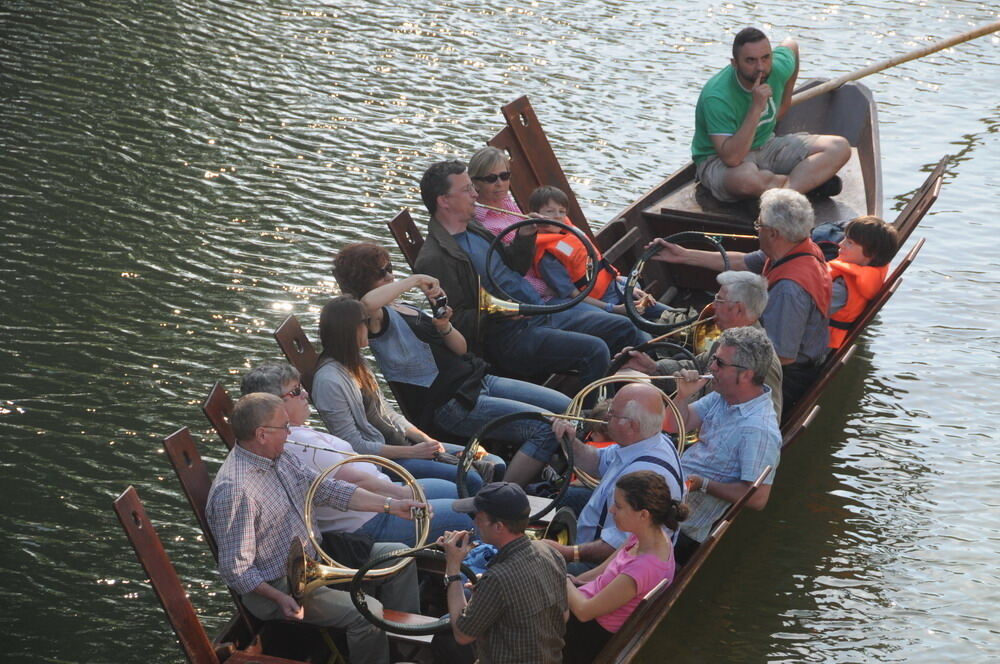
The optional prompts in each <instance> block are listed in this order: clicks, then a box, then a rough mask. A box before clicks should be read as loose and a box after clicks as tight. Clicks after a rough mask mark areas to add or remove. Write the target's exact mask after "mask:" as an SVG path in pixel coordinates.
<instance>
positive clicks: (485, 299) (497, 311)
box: [479, 287, 521, 316]
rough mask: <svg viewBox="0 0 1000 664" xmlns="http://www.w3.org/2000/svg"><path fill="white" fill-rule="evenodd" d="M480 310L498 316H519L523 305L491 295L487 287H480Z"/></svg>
mask: <svg viewBox="0 0 1000 664" xmlns="http://www.w3.org/2000/svg"><path fill="white" fill-rule="evenodd" d="M479 312H480V313H483V314H487V315H497V316H519V315H521V305H520V304H518V303H517V302H508V301H507V300H501V299H500V298H498V297H493V296H492V295H490V294H489V293H488V292H487V291H486V289H485V288H482V287H480V288H479Z"/></svg>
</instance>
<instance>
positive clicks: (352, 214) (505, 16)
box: [0, 0, 1000, 662]
mask: <svg viewBox="0 0 1000 664" xmlns="http://www.w3.org/2000/svg"><path fill="white" fill-rule="evenodd" d="M996 18H997V13H996V8H995V5H994V4H993V3H989V2H973V1H960V0H950V1H934V2H904V1H902V0H895V1H894V0H871V1H869V2H845V3H838V2H829V1H823V0H820V2H816V3H809V4H808V5H803V4H800V3H780V2H776V1H773V0H765V1H764V2H760V3H746V2H725V3H715V2H713V3H705V2H693V3H692V2H659V3H640V2H625V1H622V0H619V1H617V2H613V1H603V2H601V1H597V0H590V1H587V0H566V1H564V2H559V3H550V2H541V1H538V2H525V3H521V4H503V3H499V4H498V3H481V2H466V1H464V0H463V1H453V2H445V3H419V2H406V1H403V2H384V1H382V0H367V1H361V0H348V1H339V2H336V3H334V2H330V3H326V4H324V3H318V2H300V3H292V2H287V1H284V2H280V1H279V2H263V1H261V0H256V1H255V0H246V1H245V2H233V1H231V0H230V1H224V2H211V3H209V2H191V1H190V0H187V1H185V0H178V1H177V2H150V1H147V2H136V1H132V2H127V1H118V2H111V1H110V0H92V1H90V2H86V3H84V2H64V1H55V0H48V1H45V0H30V1H29V0H21V1H19V0H8V1H7V2H5V3H3V5H2V6H0V30H2V33H0V34H2V40H0V99H2V110H3V122H2V124H0V147H2V151H0V163H2V169H0V201H2V214H0V231H2V232H0V248H2V252H3V253H2V262H0V279H2V286H0V294H2V312H3V316H2V320H0V334H2V343H0V361H2V365H0V366H2V372H0V433H2V434H3V440H4V445H3V447H2V452H0V455H2V456H0V461H2V463H0V496H2V499H3V501H4V503H5V508H4V510H3V512H2V516H0V519H2V523H0V573H2V574H3V577H4V583H3V585H2V586H0V592H2V599H0V626H2V627H0V629H2V631H3V633H4V635H5V638H4V642H5V643H4V645H3V646H2V650H3V654H2V655H0V658H2V659H4V660H8V661H49V662H84V661H87V662H139V661H164V662H166V661H177V660H178V659H179V658H180V654H179V650H178V649H177V646H176V645H175V643H174V641H173V637H172V634H171V633H170V630H169V628H168V627H167V624H166V622H165V621H164V619H163V614H162V612H161V611H160V608H159V605H158V604H157V602H156V600H155V598H154V597H153V595H152V594H151V591H150V590H149V588H148V587H147V586H146V585H145V584H144V583H141V582H140V581H141V579H142V578H143V574H142V572H141V571H140V568H139V567H138V565H137V563H136V561H135V558H134V556H133V555H132V551H131V549H130V548H129V547H128V544H127V542H126V540H125V538H124V536H123V534H122V531H121V529H120V527H119V526H118V524H117V522H116V520H115V518H114V515H113V513H112V511H111V500H112V499H113V498H114V497H115V496H117V495H118V493H119V492H120V491H121V490H122V489H124V488H125V487H126V486H127V485H128V484H135V485H136V486H137V487H138V488H139V491H140V494H141V495H142V497H143V499H144V501H145V503H146V506H147V509H148V511H149V513H150V516H151V517H152V518H153V520H154V522H155V523H156V524H157V527H158V528H159V529H160V534H161V537H162V538H163V540H164V542H165V544H166V546H167V548H168V550H169V552H170V554H171V556H172V557H173V560H174V562H175V564H176V566H177V568H178V571H179V573H180V574H181V576H182V578H183V579H184V580H185V581H186V582H187V583H188V584H189V590H190V595H191V600H192V601H193V602H194V604H195V605H196V607H197V608H198V610H199V612H200V613H201V618H202V620H203V622H204V623H205V624H206V626H207V627H208V628H209V630H214V629H217V628H219V627H220V626H221V625H222V624H223V623H224V621H225V620H226V618H227V616H228V612H229V606H230V600H229V597H228V595H227V593H226V592H225V588H224V587H223V586H222V584H221V583H220V581H219V579H218V577H217V575H216V573H215V572H214V571H213V569H212V561H211V556H210V555H209V553H208V551H207V549H206V547H205V546H204V544H203V543H202V542H201V541H200V539H199V535H198V531H197V527H196V526H195V523H194V521H193V519H192V517H191V514H190V511H189V510H188V508H187V505H186V503H185V502H184V501H183V498H182V496H181V495H180V492H179V487H178V485H177V482H176V480H175V479H174V476H173V473H172V471H171V470H170V468H169V464H168V462H167V460H166V459H165V458H164V456H163V454H162V452H161V442H160V441H161V439H162V438H163V437H164V436H165V435H167V434H169V433H171V432H172V431H174V430H175V429H177V428H179V427H181V426H190V427H192V429H193V430H194V431H195V433H196V435H197V436H198V437H199V438H200V440H202V441H204V445H203V446H202V450H203V451H204V453H205V454H206V455H207V456H209V457H210V458H211V459H212V460H213V461H218V460H219V459H220V458H221V452H222V450H221V446H219V445H217V444H216V442H215V440H214V439H213V438H212V436H210V435H208V432H207V430H206V426H205V424H204V420H203V419H202V417H201V414H200V413H199V412H198V407H197V404H198V403H199V402H200V400H201V399H202V397H203V396H204V395H205V394H206V391H207V389H208V388H209V386H210V385H211V384H212V382H214V381H215V380H217V379H219V378H222V379H223V380H224V381H225V382H226V383H227V384H228V385H229V386H230V387H232V386H234V385H235V384H236V376H235V374H237V373H239V372H240V371H242V370H243V369H244V368H245V367H247V366H249V365H250V364H251V363H254V362H256V361H259V360H261V359H264V358H271V357H276V356H277V354H278V351H277V347H276V346H275V344H274V342H273V340H272V339H271V337H270V332H271V330H272V329H273V328H274V327H275V326H276V325H277V323H278V322H280V320H281V319H282V318H283V317H284V316H285V315H286V314H287V313H289V312H294V313H296V314H297V315H299V316H300V317H301V318H302V319H303V321H304V324H305V325H306V326H307V329H312V327H313V326H314V324H315V320H316V312H317V310H318V309H317V308H318V306H319V305H320V304H321V303H322V302H323V298H324V296H325V295H326V294H328V293H329V292H331V289H332V287H333V283H332V279H331V277H330V276H329V273H328V265H329V261H330V257H331V255H332V254H333V252H335V251H336V250H337V248H338V247H340V246H342V245H344V244H345V243H347V242H351V241H356V240H361V239H367V240H375V241H378V242H382V243H385V244H390V243H391V239H390V237H389V235H388V233H387V231H386V230H385V226H384V222H385V221H386V220H388V219H389V218H391V216H392V215H393V214H395V212H396V211H398V210H399V209H400V208H401V207H404V206H411V207H413V208H414V209H415V212H416V216H417V218H418V220H419V221H420V223H423V220H424V216H423V214H422V212H420V211H419V208H420V206H419V197H418V192H417V180H418V178H419V174H420V173H421V172H422V170H423V168H424V167H425V166H426V165H427V164H429V163H430V162H432V161H435V160H438V159H440V158H443V157H453V156H457V157H462V158H467V157H468V155H469V154H471V152H472V151H473V150H474V149H476V148H478V147H479V146H480V145H481V144H482V143H483V141H485V140H486V139H487V138H488V137H490V136H491V135H492V134H493V132H494V131H496V130H497V129H499V128H500V126H501V118H500V116H499V113H498V110H497V109H498V108H499V106H500V105H501V104H503V103H506V102H508V101H510V100H512V99H514V98H515V97H517V96H519V95H521V94H528V95H530V97H531V100H532V103H533V104H534V107H535V109H536V111H537V112H538V115H539V117H540V118H541V120H542V122H543V124H544V126H545V128H546V130H547V132H548V135H549V138H550V141H551V143H552V145H553V148H554V149H555V151H556V153H557V155H558V156H559V157H560V160H561V162H562V165H563V168H564V169H565V171H566V172H567V173H568V174H569V175H570V177H571V182H572V185H573V187H574V190H575V192H576V194H577V197H578V198H579V199H580V201H581V205H582V206H583V207H584V211H585V212H586V213H587V215H588V216H589V217H590V218H591V219H592V220H595V221H598V222H600V221H604V220H607V219H609V218H610V217H611V216H612V215H613V214H614V213H615V212H616V211H618V210H619V209H621V208H622V207H623V206H624V205H625V204H627V203H628V202H630V201H631V200H633V199H634V198H636V197H637V196H638V195H639V194H640V193H641V192H642V191H644V190H645V189H646V188H648V187H649V186H651V185H652V184H654V183H655V182H656V181H657V180H658V178H660V177H662V176H663V175H665V174H666V173H668V172H670V171H672V170H674V169H675V168H677V167H678V166H680V165H681V164H683V163H684V162H685V161H686V160H687V154H688V146H689V141H690V135H691V130H690V126H691V122H692V118H693V104H694V100H695V98H696V95H697V92H698V90H699V88H700V86H701V84H702V83H703V82H704V81H705V80H706V79H707V78H708V77H709V76H710V75H711V73H712V72H713V71H714V70H715V69H716V68H718V67H719V66H722V65H723V64H725V61H726V57H727V56H726V51H727V49H728V46H727V45H728V44H729V42H730V41H731V38H732V34H733V32H735V31H736V30H738V29H739V28H740V27H742V26H743V25H745V24H748V23H754V24H758V25H762V26H763V27H764V28H765V30H767V31H768V32H769V33H770V34H771V35H772V37H773V38H776V39H780V38H782V37H784V36H786V35H792V36H795V37H796V38H797V39H798V40H799V42H800V46H801V51H802V54H803V67H802V73H801V78H802V80H805V79H807V78H809V77H813V76H831V75H836V74H841V73H844V72H847V71H851V70H853V69H857V68H860V67H861V66H863V65H865V64H867V63H868V62H870V61H872V60H877V59H883V58H887V57H890V56H892V55H894V54H896V53H898V52H902V51H905V50H910V49H913V48H916V47H918V46H919V45H923V44H926V43H929V41H933V40H935V39H939V38H943V37H945V36H948V35H951V34H955V33H958V32H962V31H964V30H968V29H970V28H971V27H973V26H974V25H978V24H982V23H986V22H989V21H992V20H996ZM998 56H1000V40H998V39H997V37H995V36H994V37H987V38H982V39H980V40H978V41H976V42H973V43H969V44H965V45H963V46H959V47H955V48H953V49H950V50H948V51H946V52H943V53H940V54H937V55H934V56H931V57H928V58H926V59H923V60H920V61H917V62H913V63H909V64H906V65H903V66H900V67H897V68H895V69H892V70H890V71H888V72H886V73H884V74H880V75H876V76H872V77H870V78H868V79H866V84H867V85H868V86H869V87H870V88H871V89H872V91H873V92H874V94H875V97H876V99H877V100H878V109H879V113H880V118H881V137H882V159H883V168H884V191H885V195H886V201H885V210H886V215H887V216H893V215H894V214H895V212H898V211H899V210H900V209H901V207H902V205H903V203H904V201H905V199H906V198H907V197H908V196H909V195H910V194H911V193H912V191H913V190H914V189H915V188H916V187H918V186H919V184H920V183H921V182H922V180H923V179H924V177H925V176H926V173H927V172H928V171H929V169H930V168H931V167H932V165H933V164H934V163H935V162H936V161H937V160H938V159H939V158H940V157H941V156H942V155H943V154H945V153H951V154H955V155H957V158H956V159H955V160H954V161H953V162H952V163H951V165H950V166H949V168H948V172H947V176H946V178H945V185H944V189H943V191H942V195H941V198H940V200H939V201H938V203H937V204H936V206H935V208H934V209H933V210H932V212H931V213H930V214H929V215H928V216H927V217H926V218H925V220H924V222H923V223H922V225H921V227H920V228H919V229H918V231H917V233H916V234H915V237H926V238H927V239H928V242H927V245H926V246H925V247H924V249H923V251H922V252H921V254H920V256H919V258H918V260H917V262H916V263H915V264H914V266H913V267H912V268H911V269H910V270H909V272H908V273H907V277H906V279H905V283H904V284H903V286H902V288H901V290H900V291H899V293H898V294H897V296H896V297H895V298H894V299H893V300H892V301H891V303H890V304H889V305H888V306H887V307H886V309H885V310H884V311H883V313H882V314H881V315H880V316H879V318H878V319H877V321H876V322H875V324H873V325H872V326H871V327H870V328H869V331H868V333H867V335H866V337H865V343H864V344H863V345H862V346H861V348H860V349H859V352H858V353H857V354H856V356H855V358H854V360H852V362H851V364H850V365H849V366H848V367H847V368H846V369H845V371H843V372H842V375H840V376H839V377H838V378H837V380H836V381H835V383H834V384H833V386H832V388H831V389H830V391H829V393H828V394H827V395H826V397H825V398H824V400H823V402H822V406H823V410H822V413H821V415H820V417H819V419H818V420H817V423H816V424H817V425H816V426H814V427H813V428H812V429H810V431H809V432H808V433H807V434H806V435H805V436H803V437H802V439H800V440H799V441H798V443H797V444H796V445H795V446H794V447H793V448H791V449H790V450H789V451H788V452H787V453H786V455H785V458H784V459H783V460H782V466H781V469H780V470H779V474H778V485H777V488H776V490H775V492H774V495H773V496H772V498H771V502H770V504H769V505H768V508H767V510H766V511H764V512H762V513H753V514H746V515H745V518H742V519H741V520H740V521H739V522H738V523H737V524H736V526H735V527H734V529H733V530H732V532H731V533H730V535H729V537H727V538H726V541H725V542H724V543H723V545H722V546H720V547H719V549H718V550H717V551H716V554H715V555H714V556H713V558H712V559H711V560H710V562H709V564H708V565H707V566H706V567H705V568H704V570H703V572H702V573H701V574H700V575H699V577H698V578H697V579H696V580H695V582H694V583H693V584H692V585H691V587H690V588H689V589H688V592H686V594H685V595H684V596H683V597H682V600H681V602H680V603H679V604H678V606H677V607H676V610H675V611H674V612H673V613H672V614H671V617H670V619H669V620H668V621H667V622H666V623H665V624H664V625H663V627H661V629H660V630H659V631H658V632H657V634H656V635H655V636H654V638H653V640H652V641H651V643H650V646H649V647H647V649H646V651H645V652H644V654H643V657H642V659H643V661H650V662H652V661H661V660H662V659H664V658H665V657H670V658H671V659H674V660H675V661H702V662H704V661H712V662H719V661H726V662H757V661H775V662H779V661H787V662H799V661H808V662H813V661H816V662H858V661H865V660H871V661H890V662H897V661H898V662H903V661H906V662H940V661H951V660H963V661H989V660H995V659H997V658H998V657H1000V636H998V629H1000V628H998V622H997V619H996V615H997V614H998V606H997V605H998V594H997V590H996V588H997V587H998V586H1000V579H998V578H997V577H998V574H997V554H998V549H1000V517H998V514H1000V510H998V498H997V487H998V485H1000V469H998V466H997V459H998V458H1000V443H998V436H997V433H996V421H997V418H998V417H1000V407H998V406H997V400H996V398H995V392H994V390H995V389H996V386H995V382H996V379H997V377H998V374H1000V360H998V356H1000V341H998V336H1000V335H998V331H1000V326H998V312H1000V288H998V285H1000V283H998V282H1000V280H998V278H997V274H998V271H1000V249H998V248H997V242H996V236H997V231H998V230H1000V224H998V221H997V219H998V216H997V210H998V194H1000V180H998V177H997V172H998V171H1000V139H998V127H1000V66H998V61H1000V57H998ZM396 262H397V264H401V263H402V262H403V261H402V259H401V258H399V259H397V261H396Z"/></svg>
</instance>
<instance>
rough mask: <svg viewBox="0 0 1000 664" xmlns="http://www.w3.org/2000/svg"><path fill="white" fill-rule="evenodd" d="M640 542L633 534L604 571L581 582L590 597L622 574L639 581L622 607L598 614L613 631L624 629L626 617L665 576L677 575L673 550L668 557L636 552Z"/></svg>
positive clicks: (603, 622)
mask: <svg viewBox="0 0 1000 664" xmlns="http://www.w3.org/2000/svg"><path fill="white" fill-rule="evenodd" d="M638 543H639V540H638V539H637V538H636V536H635V535H629V536H628V539H627V540H626V541H625V546H624V547H622V549H621V550H620V551H619V552H618V553H616V554H615V557H614V558H613V559H612V560H611V562H610V563H608V566H607V568H605V570H604V572H602V573H601V575H600V576H599V577H597V578H596V579H594V580H593V581H590V582H588V583H585V584H584V585H582V586H580V592H582V593H583V594H584V595H586V596H587V597H588V598H590V597H593V596H594V595H596V594H598V593H599V592H601V591H602V590H604V588H605V587H607V585H608V584H610V583H611V582H612V581H614V580H615V578H617V577H618V575H619V574H627V575H628V576H630V577H631V578H632V580H633V581H635V585H636V592H635V597H633V598H632V599H630V600H629V601H628V602H627V603H626V604H625V605H624V606H621V607H619V608H618V610H616V611H612V612H611V613H608V614H606V615H603V616H598V617H597V622H598V624H599V625H600V626H601V627H603V628H604V629H606V630H608V631H609V632H612V633H614V632H617V631H618V630H619V629H621V626H622V624H624V622H625V620H626V619H627V618H628V617H629V616H630V615H632V612H633V611H635V607H636V606H638V605H639V602H640V601H642V598H643V597H644V596H645V595H646V593H648V592H649V591H650V590H652V589H653V588H655V587H656V584H658V583H659V582H660V581H662V580H664V579H666V580H667V583H670V582H671V581H673V579H674V556H673V553H671V555H670V559H669V560H666V561H664V560H660V559H659V558H657V557H656V556H654V555H652V554H643V555H637V556H636V555H632V553H631V551H632V550H633V549H634V548H635V547H636V546H637V545H638Z"/></svg>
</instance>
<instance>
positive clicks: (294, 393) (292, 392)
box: [281, 385, 302, 399]
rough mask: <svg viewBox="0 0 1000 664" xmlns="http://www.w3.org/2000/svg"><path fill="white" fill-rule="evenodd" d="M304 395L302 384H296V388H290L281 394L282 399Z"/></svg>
mask: <svg viewBox="0 0 1000 664" xmlns="http://www.w3.org/2000/svg"><path fill="white" fill-rule="evenodd" d="M299 396H302V386H301V385H296V386H295V389H294V390H289V391H288V392H285V393H284V394H282V395H281V398H282V399H292V398H294V397H299Z"/></svg>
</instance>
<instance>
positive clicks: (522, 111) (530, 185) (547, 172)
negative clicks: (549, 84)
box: [489, 96, 594, 239]
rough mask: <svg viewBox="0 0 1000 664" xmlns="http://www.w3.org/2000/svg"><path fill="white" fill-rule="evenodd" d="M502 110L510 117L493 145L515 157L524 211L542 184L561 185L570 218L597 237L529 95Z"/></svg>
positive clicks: (514, 185)
mask: <svg viewBox="0 0 1000 664" xmlns="http://www.w3.org/2000/svg"><path fill="white" fill-rule="evenodd" d="M500 112H501V113H503V116H504V118H505V119H506V120H507V127H506V129H504V130H502V131H501V132H500V133H498V134H497V135H496V136H494V137H493V139H491V140H490V141H489V144H490V145H493V146H494V147H499V148H500V149H501V150H506V151H507V153H508V154H509V155H510V157H511V173H512V174H511V192H512V193H513V194H514V198H515V199H516V200H517V201H518V205H520V206H521V209H522V210H523V209H525V207H524V205H525V204H526V203H527V201H528V196H530V195H531V192H532V191H533V190H534V189H535V188H536V187H538V186H540V185H543V184H548V185H553V186H556V187H559V188H560V189H562V191H563V192H564V193H565V194H566V196H567V197H568V198H569V205H567V206H566V210H567V213H568V216H569V218H570V221H572V222H573V225H574V226H576V227H577V228H579V229H580V230H582V231H583V232H585V233H586V234H587V235H588V236H590V238H591V239H594V232H593V230H591V228H590V224H589V223H588V222H587V218H586V217H585V216H584V214H583V210H582V209H580V204H579V203H578V202H577V200H576V195H575V194H574V193H573V188H572V187H570V186H569V180H567V179H566V174H565V173H563V170H562V166H560V165H559V160H558V159H556V156H555V153H554V152H552V146H551V145H550V144H549V139H548V137H547V136H546V135H545V131H544V130H543V129H542V124H541V122H539V121H538V116H537V115H535V109H533V108H532V107H531V102H530V101H528V98H527V97H526V96H521V97H518V98H517V99H515V100H514V101H512V102H511V103H509V104H507V105H506V106H503V107H501V108H500Z"/></svg>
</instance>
